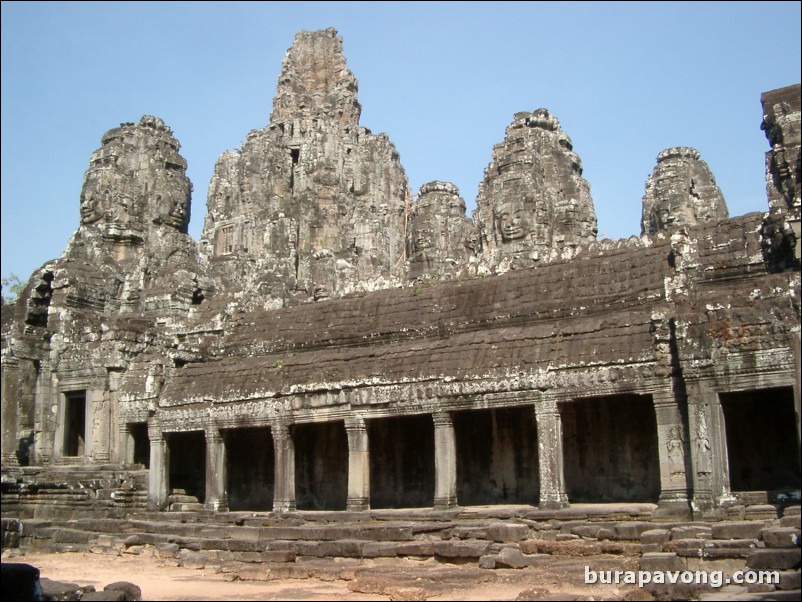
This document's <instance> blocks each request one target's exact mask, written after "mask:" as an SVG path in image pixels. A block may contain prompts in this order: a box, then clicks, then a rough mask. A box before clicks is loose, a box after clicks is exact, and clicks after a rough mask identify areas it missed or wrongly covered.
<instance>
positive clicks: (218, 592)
mask: <svg viewBox="0 0 802 602" xmlns="http://www.w3.org/2000/svg"><path fill="white" fill-rule="evenodd" d="M4 562H26V563H28V564H32V565H34V566H36V567H38V568H39V570H40V572H41V576H42V577H47V578H48V579H52V580H55V581H67V582H72V583H77V584H78V585H93V586H95V589H96V590H98V591H100V590H102V589H103V587H104V586H106V585H108V584H109V583H112V582H114V581H130V582H131V583H135V584H136V585H138V586H139V587H140V588H141V589H142V597H143V599H144V600H392V599H416V598H414V597H406V596H405V595H404V592H403V591H402V592H398V593H397V594H395V595H393V596H392V597H390V596H388V595H382V594H365V593H359V592H353V591H350V590H349V589H348V584H349V582H348V581H345V580H336V581H322V580H320V579H285V580H276V581H264V582H261V581H239V580H237V581H230V580H227V579H226V577H225V576H224V575H222V574H219V573H215V572H212V571H210V570H195V569H187V568H183V567H176V566H171V565H170V564H168V563H166V562H165V561H164V560H160V559H158V558H154V557H145V556H134V555H123V556H107V555H98V554H91V553H80V552H73V553H59V554H43V553H27V554H24V555H19V556H14V557H10V558H4ZM427 562H434V561H427ZM435 564H439V563H435ZM414 565H415V568H414V570H420V569H421V568H425V567H424V566H423V565H424V563H421V562H415V563H414ZM411 566H413V565H411V564H410V561H408V560H401V559H399V560H397V561H393V563H392V564H388V565H387V573H388V575H390V574H392V573H395V574H399V572H403V571H405V570H407V569H409V568H410V567H411ZM405 567H406V569H405ZM437 568H438V567H435V566H432V569H434V570H436V569H437ZM471 568H473V569H475V568H476V566H475V565H473V566H472V567H471ZM494 572H495V573H496V577H497V579H495V581H494V582H489V583H477V582H475V581H468V582H466V583H464V584H460V585H455V586H454V587H453V588H446V591H439V592H427V594H428V595H427V599H434V600H515V599H516V597H517V596H518V595H519V594H520V593H521V592H522V591H525V590H532V589H536V590H538V592H539V593H541V594H542V595H544V596H548V595H551V596H554V597H553V598H551V599H559V598H558V597H557V596H558V595H559V594H563V595H566V594H568V596H564V597H568V599H571V597H572V596H571V595H570V594H573V595H574V596H576V595H580V596H582V598H584V599H595V600H600V599H608V600H610V599H619V600H620V599H623V595H624V594H625V593H626V592H625V591H623V590H619V589H616V588H614V587H612V586H602V587H599V586H594V587H591V586H585V585H584V584H583V583H582V579H583V577H582V571H581V569H580V567H579V566H572V567H562V568H558V567H554V568H551V569H535V568H533V567H529V568H527V569H524V570H520V571H513V570H511V569H507V570H502V571H494ZM407 585H408V583H407ZM406 593H407V595H409V593H410V592H409V591H407V592H406ZM413 594H414V592H413ZM538 597H539V596H538ZM417 599H420V598H417ZM530 599H531V598H530ZM574 599H576V598H574ZM641 599H643V598H641Z"/></svg>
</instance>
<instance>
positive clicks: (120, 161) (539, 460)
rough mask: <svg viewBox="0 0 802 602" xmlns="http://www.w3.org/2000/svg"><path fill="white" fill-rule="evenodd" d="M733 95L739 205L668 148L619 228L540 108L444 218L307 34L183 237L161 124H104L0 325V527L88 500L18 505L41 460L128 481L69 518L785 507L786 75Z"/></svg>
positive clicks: (792, 155) (793, 222)
mask: <svg viewBox="0 0 802 602" xmlns="http://www.w3.org/2000/svg"><path fill="white" fill-rule="evenodd" d="M761 101H762V103H763V113H764V115H763V129H764V130H765V131H766V135H767V138H768V140H769V143H770V150H769V151H768V152H767V153H766V184H767V193H768V211H767V212H766V213H752V214H748V215H743V216H738V217H728V213H727V207H726V204H725V201H724V198H723V196H722V194H721V192H720V190H719V189H718V187H717V186H716V183H715V180H714V178H713V175H712V174H711V173H710V170H709V169H708V167H707V165H706V164H705V163H704V161H702V160H701V159H700V157H699V153H698V152H697V151H696V150H694V149H691V148H670V149H667V150H665V151H663V152H662V153H660V155H659V157H658V159H657V165H656V167H655V169H654V172H653V174H652V175H651V176H649V178H648V181H647V183H646V193H645V196H644V198H643V220H642V224H643V226H642V227H643V231H642V234H641V236H640V237H638V236H633V237H631V238H630V239H628V240H619V241H609V240H603V241H598V240H597V239H596V235H597V227H596V213H595V210H594V207H593V202H592V199H591V196H590V187H589V185H588V183H587V182H586V181H585V180H584V179H583V177H582V163H581V161H580V159H579V156H578V155H577V153H576V152H575V151H574V149H573V144H572V142H571V140H570V138H569V137H568V135H567V134H565V133H564V132H563V131H562V130H561V128H560V124H559V122H558V120H557V118H556V117H554V116H553V115H552V114H551V113H550V112H549V111H547V110H546V109H538V110H535V111H533V112H524V113H517V114H516V115H515V116H514V118H513V121H512V123H511V124H510V126H509V127H508V128H507V131H506V136H505V138H504V140H503V141H502V142H501V143H500V144H498V145H496V146H495V147H494V148H493V153H492V161H491V162H490V165H489V166H488V168H487V169H486V170H485V174H484V179H483V181H482V183H481V185H480V190H479V196H478V199H477V209H476V211H475V213H474V216H473V220H471V219H469V218H468V217H467V216H466V215H465V202H464V201H463V199H462V198H461V197H460V192H459V190H458V189H457V188H456V187H455V186H454V185H453V184H450V183H448V182H440V181H436V182H430V183H428V184H425V185H424V186H423V187H422V188H421V190H420V192H419V195H417V196H415V195H413V194H411V191H410V190H409V188H408V185H407V179H406V176H405V174H404V169H403V167H402V166H401V163H400V160H399V156H398V153H397V151H396V150H395V147H394V146H393V144H392V142H391V141H390V140H389V138H388V137H387V135H385V134H378V135H375V134H373V133H371V131H370V130H368V129H367V128H365V127H363V126H361V125H360V124H359V117H360V109H361V107H360V105H359V102H358V101H357V81H356V78H355V77H354V75H353V74H352V73H351V72H350V71H349V69H348V67H347V65H346V62H345V58H344V56H343V53H342V40H341V38H340V37H339V36H337V34H336V32H335V31H334V30H331V29H329V30H325V31H318V32H313V33H307V32H302V33H299V34H298V36H297V37H296V39H295V42H294V44H293V45H292V47H291V48H290V49H289V51H288V52H287V55H286V57H285V59H284V62H283V65H282V70H281V75H280V77H279V83H278V93H277V95H276V97H275V100H274V104H273V111H272V114H271V117H270V123H269V125H268V126H267V127H264V128H262V129H259V130H254V131H252V132H251V133H250V134H248V136H247V139H246V140H245V142H244V143H243V145H242V148H241V149H240V150H239V151H237V152H226V153H224V154H223V155H222V156H221V157H220V159H219V161H218V163H217V166H216V167H215V171H214V176H213V178H212V181H211V183H210V185H209V193H208V199H207V206H208V214H207V218H206V222H205V225H204V229H203V234H202V237H201V240H200V241H199V242H196V241H194V240H193V239H192V238H191V237H189V236H188V234H187V225H188V222H189V214H190V193H191V190H192V186H191V184H190V182H189V180H188V179H187V177H186V162H185V160H184V159H183V158H182V157H181V155H180V154H179V144H178V141H177V140H176V139H175V137H174V136H173V133H172V131H171V130H170V128H169V127H168V126H167V125H165V124H164V123H163V122H162V121H161V120H160V119H158V118H156V117H150V116H146V117H143V118H142V119H141V120H140V121H139V122H138V123H124V124H122V125H121V126H120V127H118V128H114V129H112V130H110V131H109V132H107V133H106V134H105V135H104V136H103V138H102V141H101V146H100V148H99V149H98V150H97V151H96V152H95V153H94V154H93V155H92V157H91V158H90V164H89V169H88V170H87V172H86V175H85V178H84V186H83V190H82V193H81V199H80V226H79V227H78V229H77V230H76V232H75V234H74V235H73V237H72V239H71V240H70V242H69V245H68V247H67V249H66V251H65V252H64V254H63V255H62V256H61V257H60V258H59V259H56V260H53V261H50V262H48V263H46V264H45V265H43V266H42V267H41V268H39V269H38V270H36V271H35V272H34V274H33V275H32V276H31V279H30V281H29V282H28V285H27V287H26V289H25V291H24V292H23V293H22V294H21V295H20V297H19V299H18V300H17V301H16V302H15V303H13V304H6V305H4V306H3V308H2V462H3V471H4V473H3V474H4V489H3V492H4V496H5V495H6V494H7V493H8V495H9V496H10V495H11V493H14V495H15V496H16V497H14V498H13V500H14V504H15V505H12V504H11V501H10V500H11V498H10V497H9V498H8V500H7V499H6V497H4V502H3V508H4V515H6V514H7V513H8V512H10V511H14V512H18V513H19V514H20V515H29V516H30V515H39V516H47V515H48V513H49V512H50V513H56V512H57V511H58V512H64V511H65V510H64V509H65V508H69V507H70V504H71V503H72V504H73V507H74V509H80V508H86V504H84V502H80V503H78V502H74V503H73V502H71V501H70V500H74V498H69V499H67V498H66V497H65V498H64V499H62V500H61V501H58V500H59V499H60V498H58V496H51V497H49V498H48V497H46V496H45V497H37V496H36V495H35V493H34V492H33V489H32V488H29V489H25V488H24V487H23V488H22V489H21V488H20V487H21V485H20V484H21V483H32V482H35V480H36V478H42V475H43V474H44V473H45V472H46V470H47V468H48V467H64V466H69V467H71V468H70V469H69V470H66V469H65V471H66V472H64V473H63V474H68V473H69V471H70V470H72V471H74V472H75V473H76V474H78V473H81V471H86V470H89V469H91V468H92V467H95V468H98V469H100V468H104V467H105V468H109V467H111V468H113V469H114V470H117V471H119V472H118V473H117V474H128V473H125V471H126V470H130V471H131V472H130V474H139V475H142V474H144V475H146V477H145V478H146V481H143V482H142V483H141V487H140V490H141V493H142V496H140V497H136V495H132V496H129V497H127V498H126V497H125V495H123V493H118V494H115V495H117V497H113V496H112V498H110V499H109V500H106V501H107V502H108V503H107V504H106V506H103V500H102V499H101V498H102V496H98V498H97V499H96V500H94V501H93V502H92V504H90V506H91V508H90V509H91V510H92V511H94V512H97V511H99V510H98V509H99V508H101V507H105V508H107V510H108V509H109V508H112V509H113V508H114V507H119V508H131V507H133V508H136V507H144V504H145V500H146V502H147V505H148V506H149V507H150V508H151V509H159V510H161V509H170V508H172V509H192V508H203V507H205V508H206V509H212V510H216V511H225V510H255V511H271V510H272V511H277V512H278V511H288V510H293V509H296V508H297V509H319V510H346V509H347V510H366V509H368V508H373V509H375V508H409V507H424V508H425V507H435V508H449V507H453V506H456V505H461V506H466V505H488V504H526V505H531V506H539V507H541V508H561V507H565V506H567V505H569V504H571V503H576V502H590V503H593V502H653V503H656V504H657V508H658V512H664V513H666V514H668V515H674V516H693V517H703V516H715V515H717V514H720V513H722V512H724V510H725V509H726V508H727V507H729V506H732V505H733V504H737V503H745V502H744V500H745V499H747V498H748V497H749V496H753V497H754V496H756V495H757V496H758V497H761V496H762V497H761V499H763V500H764V502H765V501H766V500H768V501H770V502H772V501H773V502H776V501H778V500H779V501H782V500H786V501H787V500H793V499H797V500H798V496H799V489H800V472H799V471H800V468H799V449H800V447H799V436H800V421H799V417H800V384H799V381H800V326H799V320H800V275H799V266H800V150H799V149H800V88H799V85H795V86H790V87H787V88H783V89H779V90H773V91H771V92H766V93H765V94H764V95H763V96H762V98H761ZM26 467H27V468H26ZM137 469H140V470H139V471H137ZM143 470H144V471H145V472H143ZM26 471H27V472H26ZM131 478H132V479H133V481H129V482H128V485H127V487H128V488H127V489H126V488H125V487H122V488H120V489H119V491H120V492H123V491H131V490H136V489H137V486H138V485H137V482H136V479H134V478H133V477H131ZM145 483H146V486H145ZM23 490H24V491H23ZM25 491H27V492H28V493H27V494H26V493H25ZM145 491H146V498H145V497H144V494H145ZM26 496H27V497H26ZM54 499H56V501H53V500H54ZM81 499H83V498H81ZM82 504H83V505H82ZM115 504H116V506H115Z"/></svg>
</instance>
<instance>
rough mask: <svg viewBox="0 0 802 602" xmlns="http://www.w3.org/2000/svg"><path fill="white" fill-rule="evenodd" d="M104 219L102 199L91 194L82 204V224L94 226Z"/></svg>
mask: <svg viewBox="0 0 802 602" xmlns="http://www.w3.org/2000/svg"><path fill="white" fill-rule="evenodd" d="M102 217H103V208H102V204H101V202H100V198H99V197H98V196H96V195H95V194H92V193H89V194H88V195H87V196H86V197H85V198H84V199H83V202H82V203H81V223H82V224H94V223H95V222H97V221H99V220H100V218H102Z"/></svg>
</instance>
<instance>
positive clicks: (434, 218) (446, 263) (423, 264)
mask: <svg viewBox="0 0 802 602" xmlns="http://www.w3.org/2000/svg"><path fill="white" fill-rule="evenodd" d="M407 240H408V241H409V242H408V249H407V262H408V265H409V277H410V278H413V279H415V278H421V277H429V278H434V279H440V278H447V277H454V276H467V275H469V274H474V275H475V273H476V265H477V261H478V256H479V253H480V252H481V250H482V249H481V246H480V240H479V232H478V230H477V228H476V227H475V226H474V224H473V222H471V220H469V219H468V217H467V216H466V215H465V201H464V200H463V199H462V197H460V195H459V190H458V189H457V187H456V186H454V185H453V184H451V183H450V182H438V181H434V182H429V183H427V184H424V185H423V186H421V188H420V192H419V194H418V200H417V201H416V202H415V203H414V204H413V206H412V212H411V215H410V216H409V224H408V226H407Z"/></svg>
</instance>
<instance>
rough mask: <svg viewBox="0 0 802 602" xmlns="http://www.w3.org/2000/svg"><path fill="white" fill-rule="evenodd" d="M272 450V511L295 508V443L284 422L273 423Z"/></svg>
mask: <svg viewBox="0 0 802 602" xmlns="http://www.w3.org/2000/svg"><path fill="white" fill-rule="evenodd" d="M270 430H271V432H272V433H273V450H274V452H275V453H274V455H275V461H276V465H275V489H274V491H273V512H288V511H290V510H295V444H294V443H293V441H292V436H291V435H290V429H289V427H288V426H287V425H286V424H274V425H271V427H270Z"/></svg>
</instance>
